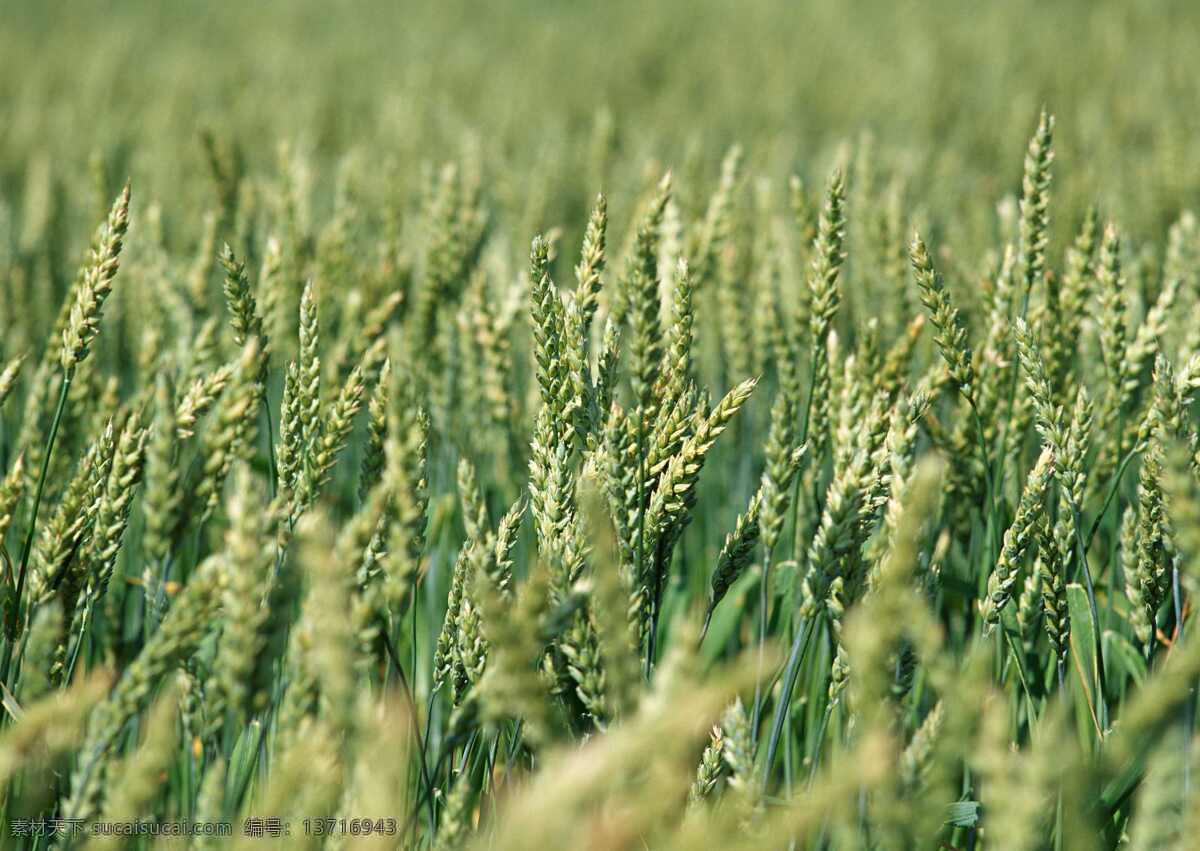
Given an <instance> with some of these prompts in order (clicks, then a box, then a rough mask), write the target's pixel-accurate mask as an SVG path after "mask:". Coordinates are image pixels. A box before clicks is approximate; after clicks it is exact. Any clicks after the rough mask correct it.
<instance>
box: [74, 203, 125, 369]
mask: <svg viewBox="0 0 1200 851" xmlns="http://www.w3.org/2000/svg"><path fill="white" fill-rule="evenodd" d="M129 197H130V196H129V184H128V183H126V184H125V188H124V189H123V190H121V194H120V195H119V196H118V197H117V200H116V201H115V202H114V203H113V206H112V209H111V210H110V211H109V214H108V219H107V220H106V221H105V223H104V225H103V226H102V227H101V230H100V234H99V239H98V240H97V241H96V243H95V244H94V245H93V247H92V251H91V256H90V257H89V258H88V263H87V267H86V270H85V271H84V273H83V277H82V279H81V280H80V281H79V284H78V286H77V288H76V290H75V294H74V296H75V298H74V302H73V303H72V305H71V314H70V319H69V321H68V323H67V327H66V328H65V329H64V330H63V333H62V341H63V348H62V357H61V360H62V367H63V371H64V372H65V373H66V374H67V375H71V374H72V373H73V372H74V370H75V367H76V366H77V365H78V364H79V363H80V362H81V361H82V360H83V359H84V358H86V357H87V355H88V352H89V351H90V350H91V347H92V343H93V342H95V340H96V336H97V335H98V334H99V333H100V318H101V315H102V313H103V310H104V302H105V300H106V299H107V298H108V296H109V294H110V293H111V292H112V286H113V278H115V277H116V275H117V269H118V268H119V267H120V264H121V249H122V247H123V246H124V241H125V234H126V232H127V231H128V229H129Z"/></svg>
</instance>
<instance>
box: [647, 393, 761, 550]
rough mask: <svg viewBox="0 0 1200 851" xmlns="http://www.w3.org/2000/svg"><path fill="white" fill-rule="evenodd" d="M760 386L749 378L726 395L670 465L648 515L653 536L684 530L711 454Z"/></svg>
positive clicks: (668, 535)
mask: <svg viewBox="0 0 1200 851" xmlns="http://www.w3.org/2000/svg"><path fill="white" fill-rule="evenodd" d="M757 384H758V381H757V379H754V378H749V379H747V380H745V381H743V382H742V383H741V384H738V385H736V386H735V387H733V388H732V389H731V390H730V391H729V392H728V393H726V394H725V396H724V398H722V399H721V401H720V402H718V403H717V405H716V407H715V408H713V410H712V412H711V413H710V414H709V415H708V416H707V417H705V418H704V419H703V420H702V421H701V422H700V423H699V425H698V427H697V428H696V431H695V432H694V433H693V434H692V435H691V436H690V437H689V438H688V439H687V440H686V441H684V444H683V446H682V447H681V448H680V450H679V452H678V453H677V454H676V455H675V457H674V458H673V459H672V460H671V462H670V463H669V464H667V467H666V469H665V470H664V471H663V474H662V483H661V484H660V485H659V487H658V488H657V489H656V490H655V492H654V495H653V496H652V497H651V499H650V505H649V508H648V509H647V512H646V528H647V529H648V530H650V532H651V534H654V535H655V536H656V537H670V536H672V535H674V534H677V532H678V530H679V528H681V527H680V525H679V524H681V523H686V521H687V515H688V512H689V510H690V508H691V506H692V504H693V503H694V502H695V498H696V497H695V486H696V482H697V480H698V479H699V477H700V470H701V468H702V467H703V466H704V460H705V458H706V457H707V455H708V452H709V450H710V449H711V448H712V446H713V444H714V443H715V442H716V439H717V438H718V437H719V436H720V435H721V433H722V432H724V431H725V429H726V428H727V427H728V426H729V423H730V421H731V420H732V419H733V417H734V416H736V415H737V412H738V411H739V410H740V409H741V407H742V405H744V404H745V403H746V400H747V399H749V398H750V394H751V393H753V392H754V388H755V386H756V385H757Z"/></svg>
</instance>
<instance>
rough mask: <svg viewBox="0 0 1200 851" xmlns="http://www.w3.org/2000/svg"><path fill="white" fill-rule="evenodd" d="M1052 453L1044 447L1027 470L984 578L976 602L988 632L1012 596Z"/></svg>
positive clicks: (1050, 471) (1047, 479) (1030, 539)
mask: <svg viewBox="0 0 1200 851" xmlns="http://www.w3.org/2000/svg"><path fill="white" fill-rule="evenodd" d="M1054 470H1055V457H1054V452H1053V451H1052V450H1051V449H1050V448H1049V447H1046V448H1045V449H1043V450H1042V454H1041V455H1040V456H1039V457H1038V460H1037V463H1036V464H1035V465H1034V466H1033V469H1031V470H1030V471H1029V477H1028V478H1027V479H1026V481H1025V488H1024V490H1022V491H1021V501H1020V503H1019V504H1018V505H1017V513H1016V515H1015V516H1014V517H1013V522H1012V524H1011V525H1010V526H1009V527H1008V529H1007V530H1006V531H1005V533H1004V542H1003V544H1002V546H1001V549H1000V558H999V559H998V560H997V562H996V566H995V567H994V568H993V569H992V573H991V575H990V576H989V577H988V592H987V597H986V598H985V599H984V600H983V602H982V603H981V604H980V609H981V611H982V613H983V619H984V623H985V627H984V629H985V632H986V633H990V632H991V631H992V630H993V629H995V627H996V626H997V625H998V624H999V623H1000V618H1001V616H1002V615H1003V614H1004V607H1005V606H1006V605H1008V602H1009V600H1010V599H1012V589H1013V586H1014V585H1015V584H1016V582H1017V575H1018V572H1019V571H1020V568H1021V561H1022V559H1023V558H1024V556H1025V554H1026V552H1028V551H1029V549H1030V545H1031V543H1032V542H1033V538H1034V534H1033V533H1034V526H1035V524H1036V522H1037V518H1038V514H1039V512H1040V511H1041V509H1042V503H1043V501H1044V499H1045V495H1046V487H1047V485H1048V484H1049V483H1050V477H1051V476H1052V475H1053V474H1054Z"/></svg>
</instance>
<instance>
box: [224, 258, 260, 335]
mask: <svg viewBox="0 0 1200 851" xmlns="http://www.w3.org/2000/svg"><path fill="white" fill-rule="evenodd" d="M219 260H220V262H221V268H222V269H224V270H225V282H224V290H225V301H226V302H227V303H228V305H229V324H230V327H232V328H233V342H234V344H235V345H237V346H238V347H239V348H241V347H242V346H245V345H246V343H247V342H248V341H249V340H251V339H255V340H257V341H258V344H259V351H260V356H263V357H265V356H266V346H265V343H266V339H265V336H264V332H263V321H262V317H261V316H259V315H258V303H257V301H256V300H255V298H254V289H253V287H251V285H250V278H249V277H248V276H247V275H246V264H245V263H243V262H242V261H240V260H238V259H237V257H236V256H234V253H233V249H232V248H230V247H229V243H225V244H224V245H223V246H222V247H221V254H220V257H219Z"/></svg>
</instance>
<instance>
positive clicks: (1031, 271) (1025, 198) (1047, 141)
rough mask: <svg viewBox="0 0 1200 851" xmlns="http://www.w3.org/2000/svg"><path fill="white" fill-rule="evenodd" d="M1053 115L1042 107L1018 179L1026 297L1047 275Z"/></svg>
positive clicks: (1052, 157) (1022, 264)
mask: <svg viewBox="0 0 1200 851" xmlns="http://www.w3.org/2000/svg"><path fill="white" fill-rule="evenodd" d="M1053 141H1054V116H1053V115H1049V114H1047V112H1046V111H1045V110H1044V109H1043V110H1042V114H1041V116H1040V117H1039V118H1038V126H1037V131H1036V132H1035V133H1034V134H1033V138H1032V139H1030V140H1029V148H1028V151H1027V152H1026V154H1025V173H1024V175H1023V176H1022V178H1021V229H1020V236H1021V273H1022V277H1023V279H1024V284H1025V289H1024V293H1025V297H1026V298H1028V297H1029V293H1030V292H1032V291H1033V289H1034V287H1035V286H1036V285H1037V284H1038V283H1039V282H1041V280H1042V279H1043V278H1044V276H1045V274H1046V244H1047V242H1048V239H1049V235H1048V234H1049V228H1050V165H1051V163H1053V162H1054V148H1053V146H1052V145H1053Z"/></svg>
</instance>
